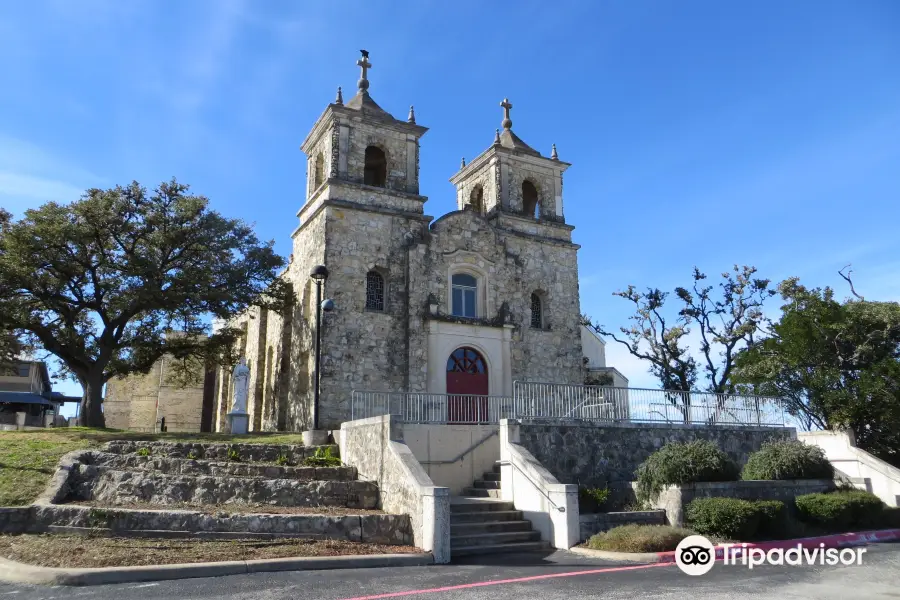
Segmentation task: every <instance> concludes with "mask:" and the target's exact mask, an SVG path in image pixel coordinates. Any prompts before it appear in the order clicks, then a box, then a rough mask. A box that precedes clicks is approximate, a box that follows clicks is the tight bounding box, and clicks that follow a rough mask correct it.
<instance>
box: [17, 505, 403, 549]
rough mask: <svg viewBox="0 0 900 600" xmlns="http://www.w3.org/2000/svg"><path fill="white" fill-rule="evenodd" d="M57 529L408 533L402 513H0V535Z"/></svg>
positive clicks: (395, 539)
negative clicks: (333, 514)
mask: <svg viewBox="0 0 900 600" xmlns="http://www.w3.org/2000/svg"><path fill="white" fill-rule="evenodd" d="M60 528H63V529H64V528H80V529H90V528H96V529H100V530H108V531H109V532H112V533H115V534H120V535H128V534H142V533H143V534H152V533H153V532H166V533H181V534H184V535H191V534H196V533H205V534H209V535H208V537H217V536H216V534H223V535H222V536H221V537H232V538H233V537H236V536H237V537H239V535H236V534H250V535H262V534H267V535H268V534H273V535H290V536H299V537H303V538H309V539H334V540H348V541H352V542H369V543H376V544H394V545H410V544H412V541H413V538H412V531H411V529H410V525H409V517H408V516H406V515H350V516H329V515H271V514H209V513H203V512H198V511H184V510H160V511H156V510H130V509H124V508H93V507H86V506H75V505H62V506H57V505H34V506H30V507H23V508H17V509H7V508H4V509H0V532H2V533H45V532H48V531H53V530H54V529H56V530H59V529H60Z"/></svg>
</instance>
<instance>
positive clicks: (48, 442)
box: [0, 427, 303, 506]
mask: <svg viewBox="0 0 900 600" xmlns="http://www.w3.org/2000/svg"><path fill="white" fill-rule="evenodd" d="M110 440H144V441H154V440H158V441H166V442H219V443H232V442H233V443H241V444H302V443H303V440H302V437H301V436H300V434H286V433H274V434H265V433H263V434H254V435H245V436H243V435H242V436H233V435H229V434H221V433H155V434H154V433H136V432H130V431H120V430H117V429H92V428H89V427H60V428H56V429H46V430H43V431H0V506H21V505H24V504H30V503H31V502H32V501H33V500H34V499H35V498H36V497H37V496H38V494H40V493H41V492H42V491H43V489H44V487H45V486H46V485H47V481H48V480H49V479H50V476H51V475H52V474H53V472H54V471H55V470H56V465H57V463H58V462H59V459H60V457H61V456H62V455H64V454H66V453H67V452H71V451H72V450H82V449H90V448H98V447H100V446H101V445H102V444H104V443H106V442H108V441H110Z"/></svg>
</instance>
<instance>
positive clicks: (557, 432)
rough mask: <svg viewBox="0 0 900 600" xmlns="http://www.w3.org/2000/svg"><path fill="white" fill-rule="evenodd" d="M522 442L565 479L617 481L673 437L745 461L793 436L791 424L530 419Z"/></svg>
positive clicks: (626, 477) (601, 483)
mask: <svg viewBox="0 0 900 600" xmlns="http://www.w3.org/2000/svg"><path fill="white" fill-rule="evenodd" d="M520 436H521V437H520V442H519V443H521V444H522V445H523V446H524V447H526V448H527V449H528V450H529V451H530V452H531V453H532V454H533V455H534V456H535V457H536V458H537V459H538V460H539V461H540V462H541V464H542V465H544V467H546V468H547V470H549V471H550V472H551V473H553V475H554V476H556V478H557V479H559V480H560V481H562V482H564V483H580V484H582V485H586V486H594V487H602V486H604V485H607V484H611V485H613V486H615V485H616V484H622V483H625V482H630V481H632V480H633V479H634V472H635V470H636V469H637V467H638V466H639V465H640V464H641V463H642V462H644V461H645V460H646V459H647V457H648V456H650V455H651V454H652V453H653V452H655V451H657V450H659V449H660V448H662V447H663V446H664V445H665V444H666V443H668V442H673V441H675V442H689V441H693V440H709V441H712V442H715V443H716V444H718V446H719V448H721V449H722V450H723V451H724V452H726V453H727V454H728V456H729V457H730V458H731V459H732V460H734V461H736V462H738V463H739V464H743V463H745V462H747V457H748V456H749V455H750V453H752V452H755V451H756V450H758V449H759V448H760V446H761V445H762V444H763V442H766V441H769V440H782V439H793V438H795V437H796V431H795V430H794V429H793V428H788V427H707V426H701V425H675V424H672V425H669V424H662V423H660V424H655V423H622V424H615V425H614V424H609V425H605V424H592V423H583V422H576V421H571V422H568V423H566V422H563V423H549V422H548V423H540V422H537V423H531V422H524V423H522V424H521V426H520Z"/></svg>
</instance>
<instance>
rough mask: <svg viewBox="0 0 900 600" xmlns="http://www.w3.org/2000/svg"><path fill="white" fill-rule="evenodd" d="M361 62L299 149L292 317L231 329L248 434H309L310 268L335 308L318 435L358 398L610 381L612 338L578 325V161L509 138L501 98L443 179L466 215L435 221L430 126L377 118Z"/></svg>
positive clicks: (217, 424)
mask: <svg viewBox="0 0 900 600" xmlns="http://www.w3.org/2000/svg"><path fill="white" fill-rule="evenodd" d="M357 64H358V65H359V66H360V67H361V70H362V76H361V78H360V79H359V82H358V90H357V93H356V95H355V96H354V97H352V98H351V99H350V100H348V101H346V102H344V100H343V97H342V94H341V90H340V89H338V95H337V98H336V99H335V101H334V102H333V103H331V104H329V105H328V106H327V107H326V108H325V110H324V112H323V113H322V114H321V115H320V116H319V118H318V119H317V120H316V122H315V124H314V125H313V127H312V130H311V131H310V133H309V135H307V137H306V139H305V140H304V141H303V144H302V146H301V148H302V150H303V152H304V153H305V154H306V157H307V182H306V183H307V184H306V194H305V197H304V198H303V199H302V201H301V202H299V203H298V204H299V206H298V209H297V219H298V225H297V228H296V229H295V230H294V231H293V233H292V238H293V253H292V255H291V257H290V264H289V265H288V266H287V268H286V269H285V270H284V272H283V273H282V275H281V276H282V277H284V278H286V279H287V280H288V281H289V282H290V283H291V285H292V287H293V289H294V291H295V295H294V297H295V305H294V307H293V309H292V310H291V311H290V313H289V314H284V315H283V314H275V313H273V312H267V311H265V310H261V309H258V308H253V309H250V310H248V311H247V312H246V313H245V314H243V315H241V316H240V317H239V318H237V319H236V320H235V322H234V323H232V324H233V325H237V326H239V327H242V328H244V330H245V332H246V334H245V335H244V336H243V339H242V342H241V343H242V346H243V347H242V355H243V356H244V357H245V358H246V361H247V365H248V366H249V368H250V399H249V402H248V412H249V413H250V428H251V430H303V429H308V428H309V427H310V426H311V412H312V399H313V381H314V379H313V377H314V370H315V369H314V367H315V364H314V363H315V351H314V347H315V345H314V344H315V306H316V284H315V282H314V281H313V280H312V279H311V277H310V272H311V270H312V269H313V267H315V266H317V265H324V266H325V267H326V268H327V270H328V278H327V280H326V281H325V282H324V286H323V296H322V297H323V298H330V299H332V300H333V301H334V305H335V309H334V310H333V311H331V312H328V313H324V314H323V325H322V330H321V379H320V389H321V392H320V394H321V396H320V397H321V401H320V412H319V424H320V427H321V428H326V429H328V428H338V427H340V424H341V422H343V421H346V420H348V419H349V418H350V415H351V412H350V400H351V392H352V391H353V390H374V391H384V392H388V391H390V392H407V391H408V392H429V393H437V394H446V393H450V394H486V395H499V396H511V395H512V393H513V382H514V381H515V380H528V381H543V382H554V383H571V384H582V383H583V382H584V381H585V378H586V375H587V371H588V369H590V370H591V372H593V373H596V372H598V371H604V370H608V369H607V368H606V366H605V363H604V362H603V357H604V353H603V348H602V346H603V341H602V340H601V339H600V338H598V337H596V336H595V335H594V334H593V333H591V332H588V330H587V329H586V328H584V327H582V325H581V311H580V306H579V298H578V256H577V254H578V249H579V246H578V245H577V244H574V243H573V242H572V230H573V229H574V227H573V226H572V225H570V224H568V223H567V222H566V219H565V212H564V197H563V173H564V172H565V171H566V169H567V168H568V167H569V166H570V165H569V163H566V162H564V161H562V160H560V159H559V158H558V156H557V152H556V148H555V147H554V148H553V150H552V152H551V154H550V156H549V157H548V156H544V155H543V154H541V152H539V151H537V150H535V149H534V148H532V147H530V146H529V145H528V144H526V143H525V142H524V141H523V140H522V139H521V138H520V137H519V136H518V135H516V133H514V132H513V128H512V125H513V123H512V120H511V118H510V109H511V108H512V104H510V102H509V101H508V100H504V101H503V102H502V103H501V107H502V108H503V119H502V122H501V129H498V130H497V131H496V133H495V137H494V141H493V144H491V145H490V146H488V147H487V148H486V149H485V150H484V151H483V152H482V153H481V154H480V155H478V156H477V157H476V158H475V159H473V160H471V161H470V162H469V163H468V164H466V163H465V161H463V164H462V166H461V167H460V169H459V171H458V172H457V173H456V174H455V175H454V176H453V177H452V178H451V179H450V181H451V182H452V183H453V185H454V186H455V187H456V205H457V210H455V211H453V212H451V213H448V214H446V215H443V216H442V217H439V218H437V219H435V218H434V217H432V216H429V215H428V214H426V210H425V205H426V202H427V200H428V198H426V197H425V196H423V195H421V194H420V189H419V157H420V152H421V150H422V147H421V140H422V138H423V136H424V135H425V134H426V132H427V131H428V129H427V128H426V127H424V126H422V125H420V124H418V123H417V122H416V119H415V114H414V111H413V109H412V107H410V110H409V114H408V116H407V117H406V118H404V119H397V118H395V117H394V116H392V115H391V114H390V113H388V112H387V111H386V110H384V109H383V108H382V107H380V106H379V105H378V104H377V103H376V102H375V100H374V99H373V98H372V95H371V94H370V93H369V79H368V69H369V68H371V67H372V65H371V63H369V60H368V56H367V53H364V55H363V57H362V58H361V59H360V60H359V61H357ZM404 112H405V111H404ZM583 341H584V343H585V344H586V345H585V347H583ZM588 346H589V347H588ZM598 357H599V361H600V363H602V364H598ZM611 371H612V375H613V377H614V381H615V384H616V385H627V380H625V379H624V378H623V377H622V376H621V374H619V373H618V372H617V371H615V370H614V369H613V370H611ZM230 379H231V378H230V376H229V372H228V371H227V370H225V369H222V370H220V372H219V373H218V376H217V377H216V383H215V389H214V390H213V392H212V393H211V394H208V396H209V397H210V398H211V399H212V400H211V401H212V402H214V403H215V406H214V408H213V413H214V418H213V424H212V428H213V429H214V430H216V431H224V430H227V427H228V421H227V418H226V417H225V415H226V413H227V412H228V411H229V410H230V401H231V392H232V390H231V389H229V386H230Z"/></svg>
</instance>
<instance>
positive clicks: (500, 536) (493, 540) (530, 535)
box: [450, 531, 541, 553]
mask: <svg viewBox="0 0 900 600" xmlns="http://www.w3.org/2000/svg"><path fill="white" fill-rule="evenodd" d="M540 539H541V534H540V532H539V531H509V532H494V533H472V534H466V535H461V536H456V535H451V536H450V551H451V553H452V552H453V549H454V548H459V547H470V546H496V545H497V544H515V543H518V542H535V541H539V540H540Z"/></svg>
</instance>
